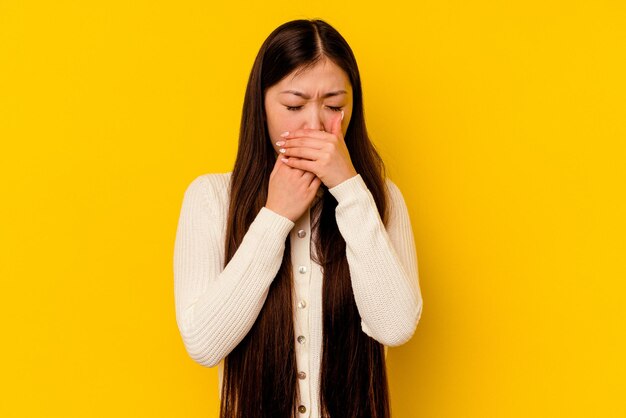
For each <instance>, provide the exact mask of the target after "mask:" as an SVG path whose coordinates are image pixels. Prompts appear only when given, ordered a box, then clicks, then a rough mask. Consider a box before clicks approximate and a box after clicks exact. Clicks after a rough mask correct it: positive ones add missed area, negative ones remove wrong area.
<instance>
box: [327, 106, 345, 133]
mask: <svg viewBox="0 0 626 418" xmlns="http://www.w3.org/2000/svg"><path fill="white" fill-rule="evenodd" d="M342 121H343V110H342V111H341V115H338V116H337V117H336V118H335V120H334V121H333V124H332V125H331V129H330V133H332V134H333V135H337V137H339V138H342V137H343V133H342V132H341V122H342Z"/></svg>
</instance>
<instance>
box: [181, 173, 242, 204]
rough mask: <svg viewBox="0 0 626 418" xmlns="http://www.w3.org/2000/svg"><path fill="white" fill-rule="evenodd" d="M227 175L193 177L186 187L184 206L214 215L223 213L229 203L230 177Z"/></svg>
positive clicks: (209, 174)
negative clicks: (201, 209)
mask: <svg viewBox="0 0 626 418" xmlns="http://www.w3.org/2000/svg"><path fill="white" fill-rule="evenodd" d="M231 174H232V172H227V173H203V174H200V175H197V176H196V177H194V178H193V179H192V180H191V181H190V182H189V183H188V185H187V187H186V189H185V193H184V197H183V201H184V202H185V203H184V204H185V205H187V206H191V207H200V208H204V209H203V210H207V211H210V212H213V213H214V214H217V213H222V212H224V211H225V210H226V209H227V207H228V203H229V193H230V187H229V186H230V177H231Z"/></svg>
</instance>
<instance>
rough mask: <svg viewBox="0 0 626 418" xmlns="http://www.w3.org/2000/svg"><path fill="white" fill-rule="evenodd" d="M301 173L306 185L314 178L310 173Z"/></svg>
mask: <svg viewBox="0 0 626 418" xmlns="http://www.w3.org/2000/svg"><path fill="white" fill-rule="evenodd" d="M283 164H284V163H283ZM303 173H304V174H303V175H302V178H303V179H304V180H305V181H306V182H308V183H311V182H312V181H313V179H314V178H315V174H313V173H311V172H310V171H303Z"/></svg>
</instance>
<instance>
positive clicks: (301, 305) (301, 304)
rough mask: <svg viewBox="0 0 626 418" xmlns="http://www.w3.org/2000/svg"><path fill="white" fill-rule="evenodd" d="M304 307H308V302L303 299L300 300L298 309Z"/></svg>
mask: <svg viewBox="0 0 626 418" xmlns="http://www.w3.org/2000/svg"><path fill="white" fill-rule="evenodd" d="M303 308H306V302H305V301H304V300H301V301H300V302H298V309H303Z"/></svg>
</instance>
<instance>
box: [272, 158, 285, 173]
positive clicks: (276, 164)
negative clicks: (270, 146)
mask: <svg viewBox="0 0 626 418" xmlns="http://www.w3.org/2000/svg"><path fill="white" fill-rule="evenodd" d="M280 157H282V154H281V153H278V155H277V156H276V162H275V163H274V168H272V172H271V174H274V173H275V172H276V171H278V168H279V167H280V166H281V165H284V163H283V162H282V161H280Z"/></svg>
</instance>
